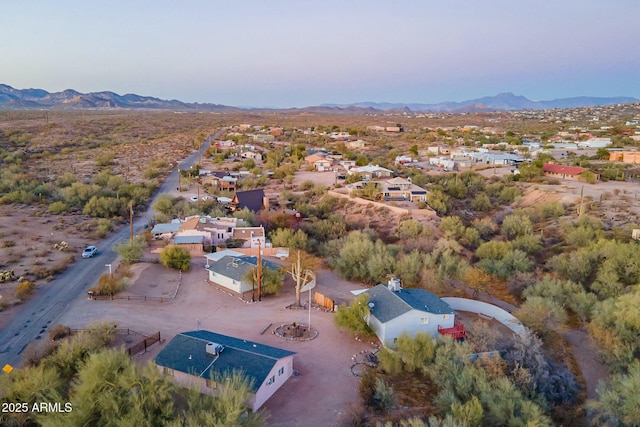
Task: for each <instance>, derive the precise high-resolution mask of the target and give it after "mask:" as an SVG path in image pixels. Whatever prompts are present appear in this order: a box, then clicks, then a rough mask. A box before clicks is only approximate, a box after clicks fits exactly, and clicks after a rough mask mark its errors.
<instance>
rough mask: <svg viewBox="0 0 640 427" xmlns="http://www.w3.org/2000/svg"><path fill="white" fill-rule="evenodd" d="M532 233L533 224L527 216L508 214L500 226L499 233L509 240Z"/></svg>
mask: <svg viewBox="0 0 640 427" xmlns="http://www.w3.org/2000/svg"><path fill="white" fill-rule="evenodd" d="M532 233H533V224H532V223H531V220H530V219H529V217H528V216H525V215H508V216H506V217H505V218H504V220H503V221H502V225H501V226H500V234H502V235H503V236H505V237H506V238H507V239H509V240H512V239H515V238H516V237H519V236H524V235H527V234H532Z"/></svg>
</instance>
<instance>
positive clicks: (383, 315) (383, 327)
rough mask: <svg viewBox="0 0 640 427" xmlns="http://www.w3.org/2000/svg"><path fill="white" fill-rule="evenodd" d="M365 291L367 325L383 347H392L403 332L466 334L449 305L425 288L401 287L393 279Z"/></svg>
mask: <svg viewBox="0 0 640 427" xmlns="http://www.w3.org/2000/svg"><path fill="white" fill-rule="evenodd" d="M365 293H367V294H369V315H368V318H367V319H366V320H367V324H369V326H371V328H372V329H373V330H374V331H375V333H376V335H377V336H378V338H379V339H380V342H381V343H382V344H383V345H385V346H390V347H393V346H394V343H395V342H396V339H397V338H398V337H399V336H400V335H401V334H402V333H408V334H410V335H413V336H415V335H416V334H417V333H419V332H423V333H427V334H429V335H431V336H433V337H436V336H438V335H439V334H441V335H450V336H452V337H454V338H463V337H464V336H466V331H465V329H464V326H462V324H461V323H458V322H456V320H455V319H456V314H455V311H454V310H453V309H452V308H451V306H449V304H447V303H446V302H444V301H442V300H441V299H440V298H438V297H437V296H435V295H434V294H432V293H431V292H427V291H425V290H424V289H403V288H401V287H400V284H399V281H397V280H393V279H392V280H390V281H389V284H388V285H382V284H380V285H377V286H375V287H373V288H371V289H368V290H367V291H365Z"/></svg>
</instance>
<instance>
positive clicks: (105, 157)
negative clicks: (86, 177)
mask: <svg viewBox="0 0 640 427" xmlns="http://www.w3.org/2000/svg"><path fill="white" fill-rule="evenodd" d="M114 159H115V155H114V154H113V153H110V152H107V153H103V154H101V155H99V156H98V157H96V166H111V165H113V164H114Z"/></svg>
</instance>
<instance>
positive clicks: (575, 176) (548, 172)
mask: <svg viewBox="0 0 640 427" xmlns="http://www.w3.org/2000/svg"><path fill="white" fill-rule="evenodd" d="M588 171H589V169H587V168H581V167H579V166H565V165H556V164H554V163H545V164H544V165H542V172H543V173H544V175H545V176H551V177H554V178H559V179H568V180H573V181H579V180H580V179H581V178H582V177H581V175H580V174H582V173H583V172H588ZM593 174H594V175H595V176H596V180H599V179H600V175H599V174H597V173H595V172H593Z"/></svg>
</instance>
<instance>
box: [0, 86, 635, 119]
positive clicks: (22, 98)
mask: <svg viewBox="0 0 640 427" xmlns="http://www.w3.org/2000/svg"><path fill="white" fill-rule="evenodd" d="M629 102H638V99H636V98H631V97H609V98H603V97H587V96H581V97H574V98H562V99H553V100H550V101H531V100H530V99H528V98H526V97H525V96H522V95H515V94H514V93H512V92H501V93H499V94H497V95H495V96H486V97H483V98H477V99H471V100H468V101H462V102H441V103H437V104H421V103H390V102H358V103H354V104H322V105H319V106H311V107H306V108H296V109H293V110H296V111H307V112H317V113H334V114H335V113H338V114H365V113H374V112H380V111H386V112H393V113H403V112H404V113H410V112H417V113H419V112H432V113H433V112H435V113H437V112H447V113H469V112H480V111H482V112H488V111H516V110H549V109H554V108H578V107H591V106H599V105H610V104H624V103H629ZM32 108H51V109H56V108H59V109H156V110H179V111H239V110H243V109H250V110H252V111H260V110H273V109H268V108H258V109H254V108H236V107H229V106H225V105H219V104H208V103H204V104H200V103H185V102H181V101H177V100H170V101H168V100H163V99H159V98H153V97H150V96H142V95H136V94H133V93H128V94H126V95H118V94H117V93H114V92H111V91H102V92H90V93H81V92H78V91H76V90H74V89H65V90H63V91H62V92H53V93H49V92H47V91H45V90H42V89H14V88H12V87H11V86H9V85H6V84H0V109H5V110H7V109H32ZM283 110H285V111H287V110H292V109H283Z"/></svg>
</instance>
